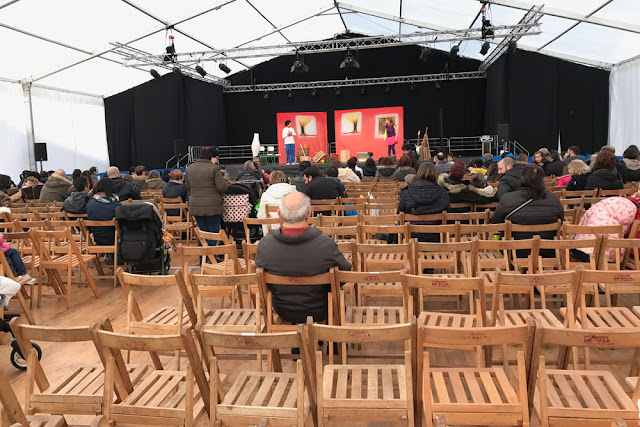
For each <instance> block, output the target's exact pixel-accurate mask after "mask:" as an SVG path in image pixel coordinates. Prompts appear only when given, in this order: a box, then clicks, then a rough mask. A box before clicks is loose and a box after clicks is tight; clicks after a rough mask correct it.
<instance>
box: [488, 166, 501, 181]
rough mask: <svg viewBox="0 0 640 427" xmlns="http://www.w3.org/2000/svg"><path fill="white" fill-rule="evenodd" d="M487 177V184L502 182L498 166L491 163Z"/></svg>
mask: <svg viewBox="0 0 640 427" xmlns="http://www.w3.org/2000/svg"><path fill="white" fill-rule="evenodd" d="M485 176H486V177H487V182H498V181H499V180H500V173H499V168H498V164H497V163H491V164H490V165H489V167H487V173H486V174H485Z"/></svg>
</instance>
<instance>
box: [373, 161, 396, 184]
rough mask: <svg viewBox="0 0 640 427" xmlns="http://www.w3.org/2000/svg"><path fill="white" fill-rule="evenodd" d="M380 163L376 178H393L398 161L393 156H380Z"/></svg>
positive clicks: (382, 179)
mask: <svg viewBox="0 0 640 427" xmlns="http://www.w3.org/2000/svg"><path fill="white" fill-rule="evenodd" d="M379 163H380V166H378V170H377V171H376V178H377V179H379V180H381V181H384V180H392V179H393V174H394V173H395V171H396V163H395V162H394V161H393V159H392V158H391V157H380V160H379Z"/></svg>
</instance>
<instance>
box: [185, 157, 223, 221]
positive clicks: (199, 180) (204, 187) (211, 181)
mask: <svg viewBox="0 0 640 427" xmlns="http://www.w3.org/2000/svg"><path fill="white" fill-rule="evenodd" d="M184 185H185V186H186V187H187V190H189V191H190V192H191V195H190V196H189V213H190V214H191V215H193V216H213V215H222V211H223V202H222V193H226V192H227V189H228V188H229V184H227V181H225V180H224V178H223V176H222V169H220V166H218V165H214V164H213V163H211V161H210V160H207V159H198V160H196V161H195V162H193V163H191V164H190V165H189V166H187V173H186V175H185V177H184Z"/></svg>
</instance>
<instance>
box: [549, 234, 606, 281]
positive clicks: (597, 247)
mask: <svg viewBox="0 0 640 427" xmlns="http://www.w3.org/2000/svg"><path fill="white" fill-rule="evenodd" d="M539 245H540V251H542V250H546V251H554V253H555V256H554V257H553V258H542V257H540V258H538V271H539V272H543V271H549V270H575V269H576V267H577V266H578V265H580V266H582V267H583V268H585V269H588V270H595V269H596V267H597V260H598V259H599V258H600V255H601V254H600V251H601V247H602V242H601V239H600V238H595V237H594V238H593V239H585V240H566V239H563V240H546V239H541V240H540V243H539ZM583 248H590V249H591V253H592V255H591V256H590V257H589V262H582V261H580V260H578V259H576V258H574V256H573V255H572V253H571V252H572V251H574V250H580V249H583Z"/></svg>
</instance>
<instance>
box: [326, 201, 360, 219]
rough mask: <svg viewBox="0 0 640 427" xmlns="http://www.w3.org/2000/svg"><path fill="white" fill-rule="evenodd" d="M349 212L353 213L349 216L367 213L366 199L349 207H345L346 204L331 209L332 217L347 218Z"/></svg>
mask: <svg viewBox="0 0 640 427" xmlns="http://www.w3.org/2000/svg"><path fill="white" fill-rule="evenodd" d="M347 212H351V213H350V214H349V216H357V215H358V213H364V212H365V203H364V199H363V201H362V202H361V203H353V204H348V205H344V204H340V205H333V206H332V208H331V215H335V216H347ZM353 212H356V214H355V215H354V214H353Z"/></svg>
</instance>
